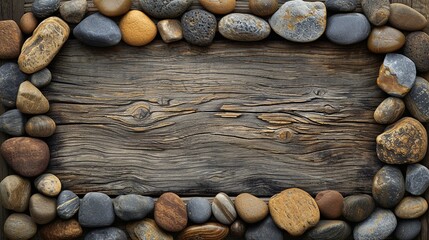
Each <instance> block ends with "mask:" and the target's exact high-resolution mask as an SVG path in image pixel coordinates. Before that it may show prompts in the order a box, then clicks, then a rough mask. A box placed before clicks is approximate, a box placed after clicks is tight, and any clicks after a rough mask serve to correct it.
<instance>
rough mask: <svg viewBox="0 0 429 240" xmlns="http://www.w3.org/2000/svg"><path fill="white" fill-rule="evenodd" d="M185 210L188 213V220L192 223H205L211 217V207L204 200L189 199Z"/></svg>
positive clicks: (199, 198) (198, 198)
mask: <svg viewBox="0 0 429 240" xmlns="http://www.w3.org/2000/svg"><path fill="white" fill-rule="evenodd" d="M186 208H187V211H188V218H189V220H191V221H192V222H193V223H197V224H201V223H205V222H207V221H208V220H209V219H210V217H211V216H212V207H211V205H210V202H209V201H208V200H207V199H205V198H201V197H194V198H191V199H190V200H189V201H188V203H187V204H186Z"/></svg>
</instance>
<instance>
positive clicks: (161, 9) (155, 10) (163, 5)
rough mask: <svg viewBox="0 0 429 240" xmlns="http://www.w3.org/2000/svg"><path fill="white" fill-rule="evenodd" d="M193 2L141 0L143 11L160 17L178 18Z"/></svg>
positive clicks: (188, 0)
mask: <svg viewBox="0 0 429 240" xmlns="http://www.w3.org/2000/svg"><path fill="white" fill-rule="evenodd" d="M191 4H192V0H164V1H159V0H140V5H141V7H142V9H143V11H144V12H145V13H147V14H149V15H150V16H152V17H155V18H158V19H166V18H177V17H179V16H180V15H182V14H183V13H184V12H185V11H186V9H188V8H189V7H190V6H191Z"/></svg>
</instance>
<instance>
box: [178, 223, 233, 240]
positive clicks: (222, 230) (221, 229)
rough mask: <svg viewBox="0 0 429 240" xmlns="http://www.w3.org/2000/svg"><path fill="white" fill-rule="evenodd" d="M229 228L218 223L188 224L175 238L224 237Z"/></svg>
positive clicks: (179, 239)
mask: <svg viewBox="0 0 429 240" xmlns="http://www.w3.org/2000/svg"><path fill="white" fill-rule="evenodd" d="M228 233H229V228H228V227H227V226H225V225H222V224H219V223H206V224H203V225H194V226H189V227H187V228H185V230H183V231H182V232H181V233H180V235H179V236H178V237H177V240H189V239H204V240H217V239H225V238H226V236H228Z"/></svg>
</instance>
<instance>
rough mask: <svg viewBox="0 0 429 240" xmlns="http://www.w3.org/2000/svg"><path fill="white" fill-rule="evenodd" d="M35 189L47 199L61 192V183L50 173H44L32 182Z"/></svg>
mask: <svg viewBox="0 0 429 240" xmlns="http://www.w3.org/2000/svg"><path fill="white" fill-rule="evenodd" d="M34 185H35V186H36V189H37V190H38V191H39V192H40V193H43V194H44V195H45V196H48V197H56V196H58V194H60V192H61V181H60V179H58V177H57V176H55V175H54V174H52V173H45V174H43V175H41V176H39V177H38V178H36V180H34Z"/></svg>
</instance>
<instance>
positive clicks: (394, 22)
mask: <svg viewBox="0 0 429 240" xmlns="http://www.w3.org/2000/svg"><path fill="white" fill-rule="evenodd" d="M404 19H407V21H404ZM389 24H390V25H391V26H392V27H394V28H397V29H400V30H405V31H418V30H422V29H423V28H425V27H426V26H427V25H428V21H427V19H426V17H425V16H423V14H421V13H419V12H418V11H417V10H415V9H413V8H412V7H409V6H407V5H405V4H402V3H392V4H390V17H389Z"/></svg>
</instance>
